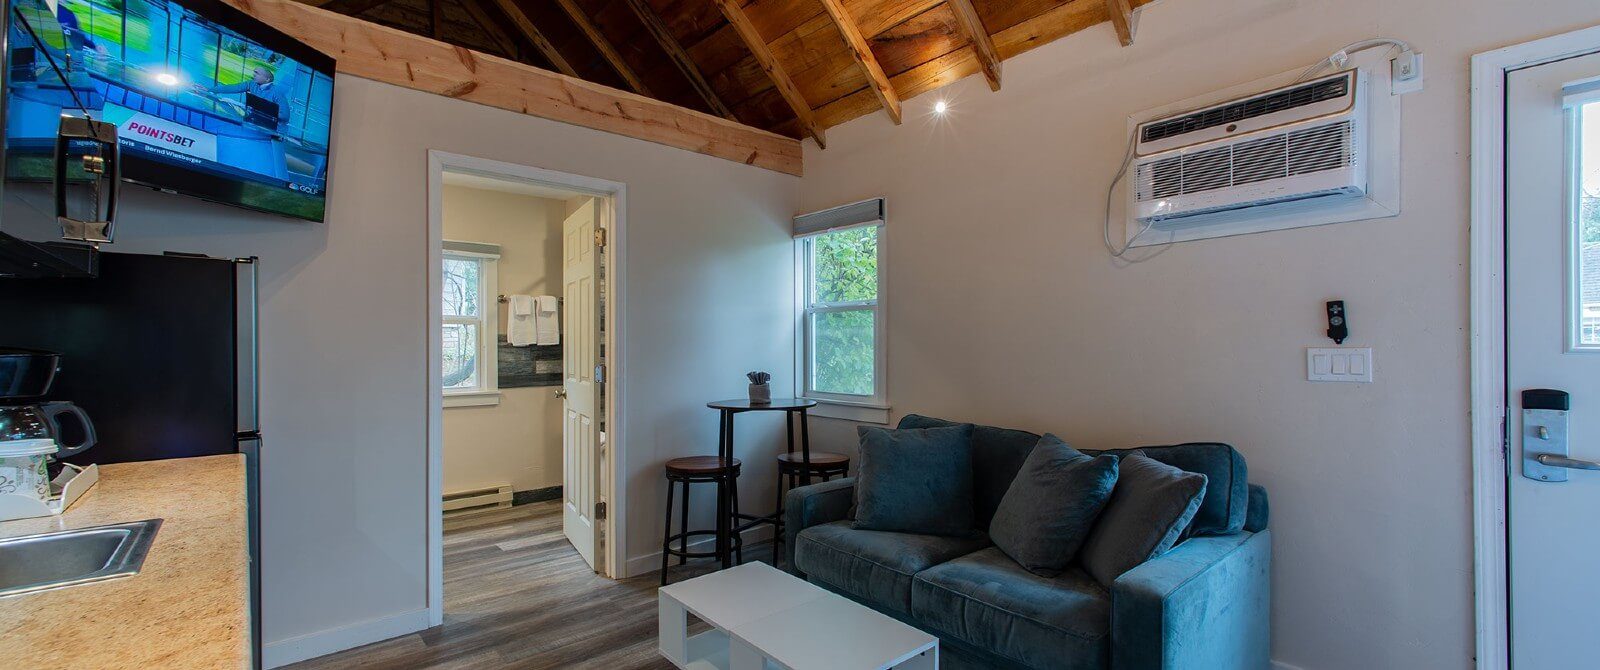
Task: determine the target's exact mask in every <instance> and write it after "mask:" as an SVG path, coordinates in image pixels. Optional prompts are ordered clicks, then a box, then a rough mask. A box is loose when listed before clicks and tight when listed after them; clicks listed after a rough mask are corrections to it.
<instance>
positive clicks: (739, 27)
mask: <svg viewBox="0 0 1600 670" xmlns="http://www.w3.org/2000/svg"><path fill="white" fill-rule="evenodd" d="M713 2H715V3H716V5H717V8H718V9H721V10H722V15H723V16H724V17H727V19H728V24H729V25H731V26H733V30H734V32H735V33H737V34H738V35H739V39H741V40H743V41H744V45H745V48H747V49H749V50H750V53H751V55H753V56H755V58H756V62H757V63H760V64H761V69H762V70H765V71H766V73H767V78H769V79H771V80H772V85H773V86H775V87H777V89H778V94H779V95H782V96H783V101H784V102H787V103H789V108H790V109H792V110H794V116H795V119H796V120H798V121H799V122H800V128H801V129H802V130H804V131H805V133H806V134H807V135H810V136H811V139H814V140H816V141H817V146H818V147H822V148H827V146H828V145H827V141H826V140H824V139H823V136H822V126H821V125H820V124H818V123H817V115H816V113H815V112H813V111H812V110H811V103H808V102H806V98H805V96H803V95H801V94H800V88H799V87H798V86H795V84H794V80H793V79H790V78H789V73H788V71H786V70H784V69H783V64H782V63H779V62H778V57H777V56H775V55H773V53H772V48H771V47H769V46H767V41H766V39H764V38H762V37H761V33H760V32H758V31H757V30H756V27H755V24H753V23H751V22H750V17H748V16H746V15H745V13H744V10H743V9H740V7H739V0H713Z"/></svg>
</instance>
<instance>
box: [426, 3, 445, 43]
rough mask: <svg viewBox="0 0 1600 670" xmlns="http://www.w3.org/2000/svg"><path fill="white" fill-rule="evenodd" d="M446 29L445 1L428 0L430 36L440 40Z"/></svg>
mask: <svg viewBox="0 0 1600 670" xmlns="http://www.w3.org/2000/svg"><path fill="white" fill-rule="evenodd" d="M443 29H444V0H428V34H429V35H430V36H431V37H433V39H439V36H440V32H441V31H442V30H443Z"/></svg>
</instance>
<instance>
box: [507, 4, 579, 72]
mask: <svg viewBox="0 0 1600 670" xmlns="http://www.w3.org/2000/svg"><path fill="white" fill-rule="evenodd" d="M493 1H494V4H495V6H497V7H499V8H500V11H502V12H505V15H506V18H509V19H511V25H512V26H514V27H516V29H517V32H518V33H521V34H522V37H523V38H524V39H526V40H528V42H529V43H530V44H532V45H533V48H534V49H537V50H538V51H539V53H541V54H544V57H545V58H546V59H547V60H549V61H550V64H551V65H554V66H556V70H557V71H559V72H561V74H564V75H567V76H568V77H577V76H578V71H577V70H574V69H572V64H571V63H568V62H567V59H566V58H564V57H562V55H561V52H560V51H557V50H556V45H555V43H554V42H551V41H550V40H549V39H548V38H546V37H545V36H544V33H543V32H540V31H539V27H538V26H536V25H533V19H530V18H528V13H527V12H524V11H522V7H520V6H518V5H517V3H516V0H493Z"/></svg>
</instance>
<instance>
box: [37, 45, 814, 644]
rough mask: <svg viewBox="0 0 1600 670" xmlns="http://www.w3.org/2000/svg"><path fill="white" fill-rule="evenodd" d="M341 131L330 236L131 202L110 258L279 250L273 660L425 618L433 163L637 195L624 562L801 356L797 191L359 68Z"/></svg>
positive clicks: (746, 441)
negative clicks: (732, 425)
mask: <svg viewBox="0 0 1600 670" xmlns="http://www.w3.org/2000/svg"><path fill="white" fill-rule="evenodd" d="M334 117H335V118H334V133H335V145H334V156H333V173H332V177H331V189H332V192H331V193H332V195H331V202H330V204H329V213H328V220H327V223H325V224H312V223H302V222H295V221H290V220H285V219H281V218H275V217H271V216H265V215H257V214H253V213H249V212H244V211H241V210H237V209H232V208H227V207H222V206H219V205H212V204H207V203H203V202H200V201H197V200H193V199H187V198H181V197H177V196H168V195H161V194H157V193H153V192H148V191H136V192H133V191H130V193H129V194H128V196H127V198H126V199H125V200H124V203H123V204H124V207H123V208H122V210H120V213H121V214H122V216H123V217H124V218H123V220H122V224H121V227H120V229H119V232H118V241H117V244H116V246H115V250H119V251H161V250H168V249H171V250H184V251H196V252H205V253H211V254H216V255H248V254H254V255H258V256H261V258H262V265H261V327H262V351H261V364H262V370H261V385H262V397H261V403H262V425H263V427H264V431H265V436H266V443H265V446H264V447H263V450H262V469H263V472H262V497H263V512H262V525H263V528H262V539H263V563H264V566H263V573H264V575H263V577H264V596H263V603H262V604H263V608H264V610H265V617H264V619H265V620H264V625H265V635H264V637H265V641H266V642H267V644H268V659H269V661H273V660H278V661H281V660H283V659H285V658H293V657H296V656H298V655H300V654H301V653H304V652H305V651H306V650H318V651H331V650H332V649H331V648H330V647H328V646H327V645H330V644H337V643H344V644H350V643H353V642H356V641H365V640H363V639H361V638H362V637H363V636H370V635H373V634H379V633H383V632H387V633H388V634H391V635H393V634H399V633H402V632H405V627H406V625H408V624H409V622H412V621H415V620H416V619H415V617H417V616H418V614H417V613H418V612H419V611H420V610H421V609H422V608H423V607H424V606H425V604H426V603H425V600H424V598H425V593H424V592H425V583H424V547H425V541H426V538H425V536H424V532H425V526H424V518H423V515H424V511H425V507H424V504H425V493H426V491H425V480H424V472H425V470H424V468H425V457H426V450H425V446H424V431H425V425H424V421H425V417H426V415H427V406H428V402H429V400H428V398H429V393H428V389H427V388H426V378H425V374H424V373H425V367H424V366H425V364H426V361H425V360H424V356H425V351H426V349H425V346H426V345H425V339H424V338H425V335H426V333H425V328H424V324H425V323H426V313H427V302H426V295H425V290H426V286H425V281H426V264H427V252H428V249H427V248H426V240H425V235H426V232H425V229H426V221H427V211H426V206H427V151H428V150H429V149H441V150H445V151H449V152H453V153H459V154H466V155H471V156H479V157H484V158H490V159H494V160H500V161H507V162H513V163H521V164H526V165H533V166H537V167H543V168H549V169H554V170H562V171H567V172H572V173H577V174H583V175H589V176H594V177H600V178H605V179H610V180H614V181H620V182H625V183H626V184H627V185H628V202H627V215H628V220H627V245H628V247H627V251H626V257H625V258H623V259H621V260H620V262H621V263H623V264H624V266H625V270H626V273H627V281H628V286H627V296H626V303H625V304H624V305H623V306H622V309H623V310H624V314H623V324H622V328H623V331H622V345H621V348H622V350H623V352H624V354H625V356H626V364H627V366H628V367H627V370H626V371H624V372H623V375H622V376H621V377H620V384H621V385H622V386H623V387H624V389H625V392H626V399H627V402H628V407H627V413H626V416H624V417H621V421H622V422H624V423H625V424H626V426H625V427H626V433H627V440H628V442H627V444H625V445H620V446H621V448H623V449H624V450H625V452H626V453H625V459H626V461H625V462H626V465H627V474H626V478H625V481H624V482H622V483H623V484H624V485H625V486H626V487H627V488H628V496H629V499H630V501H631V502H632V504H631V505H630V507H629V508H628V510H627V525H628V535H627V537H625V538H622V539H623V541H624V542H625V544H624V549H625V551H626V552H627V555H629V556H636V557H646V556H648V555H649V554H650V553H652V552H654V551H655V550H656V548H657V547H658V546H659V544H660V536H661V517H660V515H659V511H660V506H661V504H662V503H663V502H664V501H665V498H666V489H665V487H664V486H663V481H662V478H661V464H662V462H663V461H665V460H666V459H667V458H669V457H672V456H678V455H688V454H709V453H715V448H716V432H715V430H716V423H717V422H716V419H715V415H714V414H712V412H711V411H710V410H708V409H706V408H705V406H704V403H705V402H706V401H708V400H714V399H717V398H724V397H737V396H739V395H740V394H742V393H744V389H745V385H744V378H743V373H744V371H746V370H750V369H754V368H757V367H764V368H767V369H771V370H783V369H787V368H788V367H789V361H790V360H791V356H792V353H793V345H794V343H793V337H792V336H791V335H789V334H788V333H789V328H790V324H791V316H790V300H791V299H790V296H791V295H792V290H793V287H792V283H793V277H792V274H793V272H792V261H791V253H790V241H789V236H788V228H789V218H790V216H791V214H792V213H793V212H794V194H795V189H796V185H797V180H796V179H795V178H793V177H789V176H785V175H780V174H778V173H775V172H770V171H767V170H761V169H758V168H752V167H748V166H744V165H740V164H737V163H733V162H729V161H724V160H719V159H715V158H710V157H707V156H702V155H699V154H695V153H691V152H687V151H682V150H679V149H672V148H668V147H665V146H660V145H656V144H651V143H648V142H643V141H639V140H632V139H627V138H623V137H620V136H616V135H610V134H606V133H602V132H599V131H594V130H588V129H583V128H578V127H575V126H570V125H566V124H561V123H557V122H554V121H547V120H544V119H537V118H533V117H529V116H523V115H519V114H516V113H512V112H507V111H503V110H498V109H492V108H489V107H483V106H479V105H474V104H471V103H467V102H463V101H459V100H451V99H448V98H444V97H440V96H434V95H429V94H426V93H420V92H416V91H411V90H407V89H401V88H398V87H393V86H389V85H385V84H378V83H374V82H370V81H366V80H362V79H356V78H352V77H348V76H340V77H339V78H338V80H337V94H336V96H335V102H334ZM34 205H35V206H37V205H39V203H37V202H35V203H34ZM24 211H28V212H33V213H34V214H35V215H37V211H35V210H31V209H29V208H20V209H19V208H18V207H10V208H8V209H7V212H6V215H7V217H8V228H9V225H10V221H11V220H12V219H11V218H9V217H15V216H20V214H17V212H24ZM783 381H784V382H785V383H787V378H785V379H784V380H783ZM740 427H741V431H742V433H741V437H742V440H743V441H742V443H741V444H742V446H741V448H740V453H741V455H747V454H749V453H753V452H754V450H756V449H761V450H763V453H767V454H771V453H776V452H777V451H778V449H779V446H778V442H777V425H776V424H772V423H771V422H765V423H763V422H760V421H741V423H740ZM747 460H748V462H751V463H752V465H751V466H750V467H749V468H748V469H747V472H746V477H747V479H748V480H749V481H748V483H747V484H746V486H744V487H741V489H742V491H741V493H742V494H743V495H745V496H746V500H749V501H751V504H752V505H755V504H757V503H764V502H765V501H767V500H770V499H771V494H772V489H771V488H770V486H771V483H770V480H771V479H772V478H773V474H772V465H771V464H770V462H769V461H770V459H766V458H748V459H747ZM709 501H710V500H709V496H707V497H703V498H702V502H709ZM696 506H697V507H702V505H696ZM763 507H764V506H763ZM701 513H702V514H703V515H704V516H705V517H706V518H707V519H709V517H710V516H711V515H710V512H709V510H708V509H702V510H701Z"/></svg>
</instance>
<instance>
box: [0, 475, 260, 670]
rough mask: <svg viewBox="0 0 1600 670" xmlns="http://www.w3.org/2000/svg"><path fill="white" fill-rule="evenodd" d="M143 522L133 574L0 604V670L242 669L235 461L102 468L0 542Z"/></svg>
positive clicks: (242, 581)
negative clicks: (156, 527)
mask: <svg viewBox="0 0 1600 670" xmlns="http://www.w3.org/2000/svg"><path fill="white" fill-rule="evenodd" d="M152 518H158V519H163V520H164V521H163V523H162V525H161V530H160V531H159V532H157V533H156V538H155V542H154V543H153V544H152V545H151V546H150V553H149V555H148V556H147V557H146V558H145V561H144V568H143V569H142V570H141V571H140V572H139V574H137V575H134V576H132V577H122V578H118V579H113V580H109V581H103V582H97V583H91V584H84V585H80V586H72V587H67V588H62V589H55V590H52V591H42V592H38V593H30V594H23V595H17V596H11V597H8V598H0V667H6V668H62V667H72V668H113V667H117V668H247V667H249V666H250V553H249V547H248V544H247V542H248V538H247V533H248V530H247V529H248V509H247V507H246V500H245V464H244V456H243V455H237V454H228V455H223V456H202V457H196V458H181V459H172V460H165V461H148V462H143V463H116V464H112V465H103V466H100V482H99V483H98V484H96V485H95V486H94V488H92V489H90V490H89V492H88V493H86V494H84V496H83V497H82V498H79V499H78V502H77V504H75V505H73V506H72V507H71V508H69V509H68V510H67V511H66V512H65V513H63V514H62V515H60V516H57V517H43V518H35V519H18V520H15V521H4V522H0V537H14V536H17V535H32V534H34V533H48V532H53V531H57V530H69V529H74V528H85V527H89V526H102V525H106V524H112V523H122V522H126V521H139V520H142V519H152Z"/></svg>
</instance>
